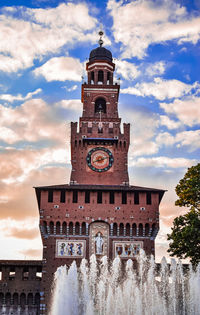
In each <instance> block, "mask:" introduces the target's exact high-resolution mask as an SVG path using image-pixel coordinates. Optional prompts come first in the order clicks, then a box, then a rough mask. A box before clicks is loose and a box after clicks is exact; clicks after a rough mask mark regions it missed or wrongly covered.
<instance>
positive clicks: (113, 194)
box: [110, 191, 115, 204]
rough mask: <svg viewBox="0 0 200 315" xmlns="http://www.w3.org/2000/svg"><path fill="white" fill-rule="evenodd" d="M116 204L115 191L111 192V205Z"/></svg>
mask: <svg viewBox="0 0 200 315" xmlns="http://www.w3.org/2000/svg"><path fill="white" fill-rule="evenodd" d="M114 203H115V193H114V191H110V204H114Z"/></svg>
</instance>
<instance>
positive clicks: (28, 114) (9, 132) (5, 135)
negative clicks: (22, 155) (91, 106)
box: [0, 99, 76, 144]
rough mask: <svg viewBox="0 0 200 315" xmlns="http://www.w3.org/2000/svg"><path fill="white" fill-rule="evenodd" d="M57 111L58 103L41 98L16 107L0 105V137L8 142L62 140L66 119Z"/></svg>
mask: <svg viewBox="0 0 200 315" xmlns="http://www.w3.org/2000/svg"><path fill="white" fill-rule="evenodd" d="M68 102H69V103H70V100H68ZM74 103H76V101H74ZM71 110H73V108H71ZM59 111H60V109H59V106H58V105H57V106H53V105H52V106H50V105H48V104H47V103H45V102H44V101H43V100H42V99H32V100H28V101H26V102H25V103H23V104H22V105H20V106H17V107H7V106H3V105H0V121H1V126H0V139H1V140H2V141H4V142H5V143H8V144H14V143H16V142H19V141H27V142H37V141H41V140H48V141H57V142H59V143H60V142H63V138H62V135H63V134H64V133H65V132H66V126H65V124H66V120H65V117H63V113H62V114H61V113H60V112H59ZM66 118H68V117H67V113H66ZM55 131H56V132H55Z"/></svg>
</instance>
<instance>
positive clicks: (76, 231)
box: [75, 222, 80, 235]
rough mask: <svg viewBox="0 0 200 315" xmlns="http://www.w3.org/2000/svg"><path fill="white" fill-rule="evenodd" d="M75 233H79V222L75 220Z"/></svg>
mask: <svg viewBox="0 0 200 315" xmlns="http://www.w3.org/2000/svg"><path fill="white" fill-rule="evenodd" d="M75 234H76V235H79V234H80V224H79V222H76V224H75Z"/></svg>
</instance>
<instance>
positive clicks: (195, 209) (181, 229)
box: [167, 163, 200, 266]
mask: <svg viewBox="0 0 200 315" xmlns="http://www.w3.org/2000/svg"><path fill="white" fill-rule="evenodd" d="M175 190H176V193H177V196H178V197H179V198H178V199H177V200H176V202H175V205H177V206H180V207H183V206H186V207H190V209H189V211H188V213H186V214H185V215H181V216H179V217H176V218H175V219H174V221H173V227H172V228H171V230H172V232H171V234H168V235H167V237H168V238H167V239H168V240H169V241H171V242H170V243H169V249H168V253H170V256H177V257H179V258H190V259H191V263H192V264H193V265H194V266H196V265H197V264H198V263H199V262H200V163H199V164H197V165H196V166H192V167H190V168H189V169H188V170H187V172H186V174H185V176H184V177H183V179H181V180H180V181H179V184H178V185H177V186H176V188H175Z"/></svg>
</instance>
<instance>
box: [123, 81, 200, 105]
mask: <svg viewBox="0 0 200 315" xmlns="http://www.w3.org/2000/svg"><path fill="white" fill-rule="evenodd" d="M192 89H197V90H198V91H199V90H200V84H199V83H197V82H195V83H194V84H186V83H184V82H181V81H178V80H164V79H162V78H154V80H153V82H142V83H137V84H136V85H135V86H134V87H128V88H126V89H122V90H121V93H123V94H133V95H137V96H142V97H145V96H153V97H155V98H156V99H158V100H164V99H171V98H175V97H176V98H178V97H182V96H184V95H187V94H188V93H190V92H191V90H192ZM162 107H164V105H163V106H162Z"/></svg>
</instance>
